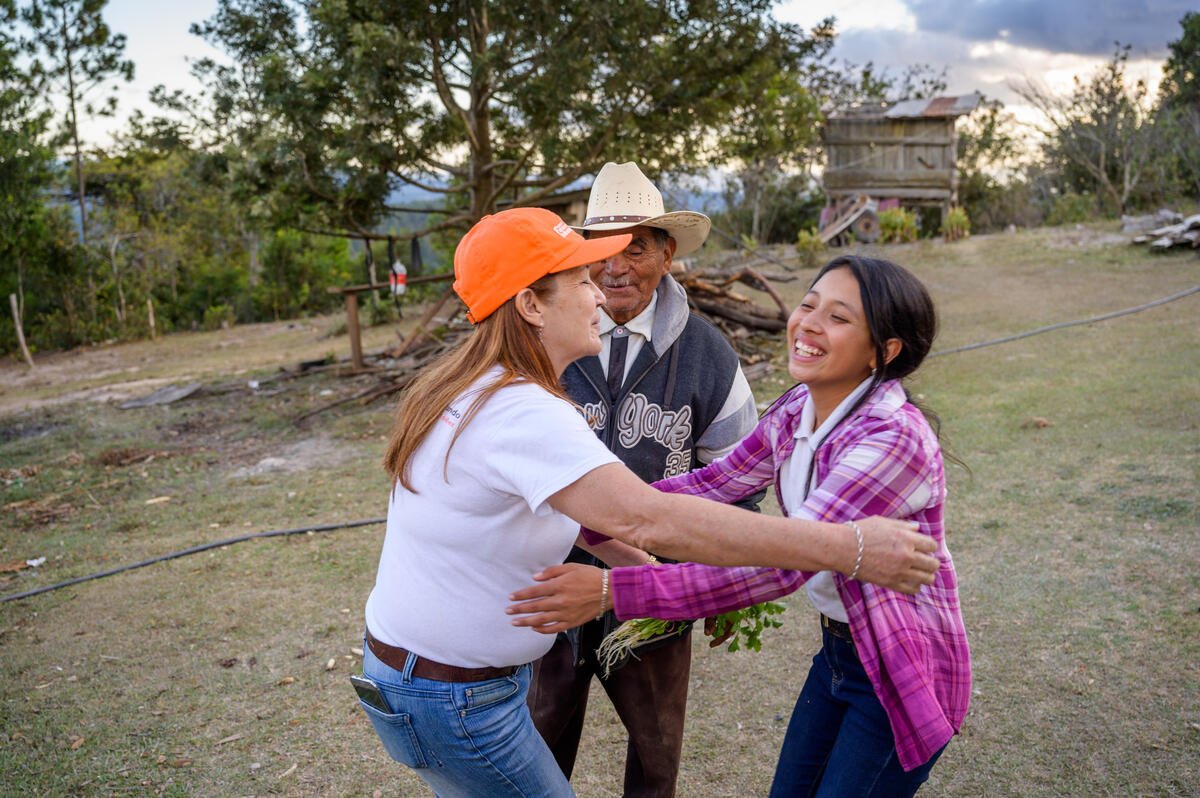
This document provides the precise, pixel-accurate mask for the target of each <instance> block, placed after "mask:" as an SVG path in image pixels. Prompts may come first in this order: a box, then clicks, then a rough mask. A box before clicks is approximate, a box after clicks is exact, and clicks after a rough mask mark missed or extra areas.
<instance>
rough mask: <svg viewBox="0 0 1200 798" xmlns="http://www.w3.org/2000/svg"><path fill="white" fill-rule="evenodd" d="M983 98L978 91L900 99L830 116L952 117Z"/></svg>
mask: <svg viewBox="0 0 1200 798" xmlns="http://www.w3.org/2000/svg"><path fill="white" fill-rule="evenodd" d="M982 100H983V95H981V94H980V93H979V92H972V93H971V94H962V95H959V96H958V97H933V98H931V99H924V100H901V101H900V102H897V103H892V104H891V105H887V106H885V105H879V106H873V107H872V106H860V107H858V108H848V109H844V110H841V111H835V112H833V113H832V114H830V117H831V118H833V119H836V118H838V117H853V118H857V119H863V118H872V117H876V118H886V119H920V118H922V117H953V116H962V115H963V114H969V113H971V112H972V111H974V110H975V109H976V108H977V107H978V106H979V103H980V102H981V101H982Z"/></svg>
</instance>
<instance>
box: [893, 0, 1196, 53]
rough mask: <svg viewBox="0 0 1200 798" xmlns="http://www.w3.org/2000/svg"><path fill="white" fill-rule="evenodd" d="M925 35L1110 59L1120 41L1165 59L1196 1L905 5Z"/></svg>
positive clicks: (921, 0) (937, 0)
mask: <svg viewBox="0 0 1200 798" xmlns="http://www.w3.org/2000/svg"><path fill="white" fill-rule="evenodd" d="M904 2H905V4H906V5H907V6H908V9H909V11H910V12H911V13H912V15H913V17H914V18H915V20H916V27H917V30H918V32H919V33H931V34H949V35H953V36H956V37H959V38H962V39H966V40H969V41H985V42H986V41H994V40H1001V41H1005V42H1008V43H1010V44H1013V45H1016V46H1019V47H1025V48H1030V49H1035V50H1044V51H1047V52H1051V53H1074V54H1076V55H1090V56H1109V55H1111V54H1112V52H1113V49H1114V42H1116V41H1119V42H1120V43H1121V44H1129V45H1132V46H1133V53H1134V54H1135V55H1137V56H1142V57H1147V58H1163V57H1165V55H1166V52H1167V43H1168V42H1170V41H1174V40H1176V39H1178V38H1179V36H1180V34H1181V32H1182V31H1181V29H1180V26H1179V20H1180V19H1182V18H1183V15H1184V14H1185V13H1186V12H1188V11H1194V10H1195V0H1125V2H1115V1H1114V0H1016V2H1014V1H1013V0H904Z"/></svg>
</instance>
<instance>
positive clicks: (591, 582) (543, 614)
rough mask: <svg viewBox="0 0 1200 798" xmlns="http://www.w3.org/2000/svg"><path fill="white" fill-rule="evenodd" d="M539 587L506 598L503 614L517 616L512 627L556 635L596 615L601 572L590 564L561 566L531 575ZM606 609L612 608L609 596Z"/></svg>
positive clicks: (565, 564)
mask: <svg viewBox="0 0 1200 798" xmlns="http://www.w3.org/2000/svg"><path fill="white" fill-rule="evenodd" d="M533 578H534V580H535V581H537V582H538V583H539V584H536V585H533V586H532V587H527V588H523V589H522V590H518V591H517V592H515V593H513V594H512V595H510V596H509V599H510V600H512V601H516V602H519V603H517V604H512V605H510V606H509V607H508V608H507V609H506V610H505V612H506V613H508V614H509V615H521V616H523V617H520V618H514V619H513V622H512V625H513V626H531V627H533V630H534V631H535V632H541V633H542V634H558V633H559V632H565V631H566V630H568V629H570V628H571V627H573V626H579V625H580V624H582V623H585V622H587V621H590V620H592V619H593V618H595V617H596V616H597V615H599V614H600V596H601V570H600V569H599V568H595V567H593V566H591V565H581V564H579V563H563V564H562V565H552V566H550V567H549V568H547V569H546V570H544V571H540V572H538V573H536V574H534V575H533ZM606 603H607V608H608V609H612V596H609V597H608V601H607V602H606Z"/></svg>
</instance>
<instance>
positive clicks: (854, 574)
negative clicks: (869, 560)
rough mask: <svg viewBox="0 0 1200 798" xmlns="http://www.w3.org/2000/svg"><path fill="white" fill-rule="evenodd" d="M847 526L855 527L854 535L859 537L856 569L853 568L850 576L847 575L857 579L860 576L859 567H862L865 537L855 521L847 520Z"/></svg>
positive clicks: (849, 577) (855, 562)
mask: <svg viewBox="0 0 1200 798" xmlns="http://www.w3.org/2000/svg"><path fill="white" fill-rule="evenodd" d="M846 526H848V527H850V528H851V529H853V530H854V536H855V537H856V538H858V559H857V560H855V561H854V570H853V571H851V572H850V576H848V577H847V579H855V578H857V577H858V569H859V568H860V567H862V556H863V538H862V530H861V529H859V528H858V524H856V523H854V522H853V521H847V522H846Z"/></svg>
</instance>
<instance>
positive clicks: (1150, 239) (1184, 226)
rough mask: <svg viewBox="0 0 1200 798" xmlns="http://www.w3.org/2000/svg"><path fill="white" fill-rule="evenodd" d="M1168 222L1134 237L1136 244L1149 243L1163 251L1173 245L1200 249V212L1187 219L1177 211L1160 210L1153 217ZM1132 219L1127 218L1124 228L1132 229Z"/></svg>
mask: <svg viewBox="0 0 1200 798" xmlns="http://www.w3.org/2000/svg"><path fill="white" fill-rule="evenodd" d="M1153 218H1154V219H1155V220H1156V221H1160V222H1166V224H1162V225H1161V226H1156V227H1155V228H1154V229H1152V230H1147V231H1146V232H1144V233H1142V234H1141V235H1139V236H1136V237H1134V239H1133V243H1134V244H1149V245H1150V249H1151V251H1155V252H1163V251H1166V250H1168V249H1172V248H1173V247H1191V248H1192V249H1200V214H1196V215H1195V216H1189V217H1187V218H1186V219H1185V218H1183V217H1182V216H1180V215H1179V214H1177V213H1171V212H1169V211H1159V212H1158V213H1157V214H1155V215H1154V217H1153ZM1130 221H1131V220H1130V219H1128V218H1126V219H1125V224H1124V229H1125V230H1127V231H1128V230H1129V229H1130Z"/></svg>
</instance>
